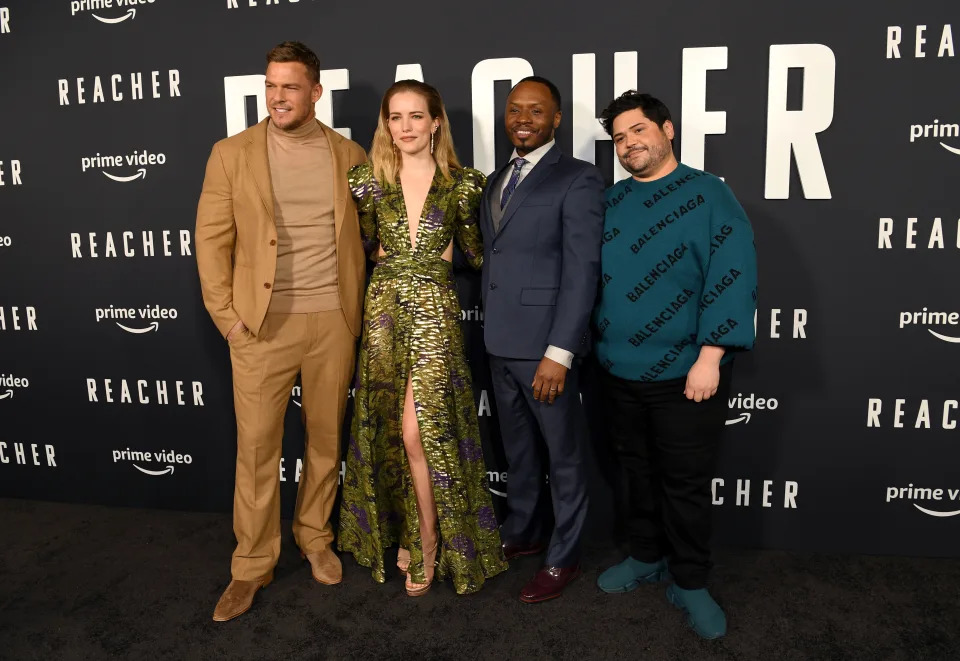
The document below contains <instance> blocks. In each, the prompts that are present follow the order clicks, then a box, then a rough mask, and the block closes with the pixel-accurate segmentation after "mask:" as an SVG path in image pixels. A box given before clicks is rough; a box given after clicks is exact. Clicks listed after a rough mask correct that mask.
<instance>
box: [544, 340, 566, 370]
mask: <svg viewBox="0 0 960 661" xmlns="http://www.w3.org/2000/svg"><path fill="white" fill-rule="evenodd" d="M543 355H544V357H546V358H549V359H550V360H552V361H554V362H557V363H560V364H561V365H563V366H564V367H566V368H567V369H570V367H571V366H572V365H573V354H572V353H571V352H569V351H567V350H566V349H561V348H560V347H555V346H553V345H552V344H551V345H550V346H548V347H547V350H546V352H544V354H543Z"/></svg>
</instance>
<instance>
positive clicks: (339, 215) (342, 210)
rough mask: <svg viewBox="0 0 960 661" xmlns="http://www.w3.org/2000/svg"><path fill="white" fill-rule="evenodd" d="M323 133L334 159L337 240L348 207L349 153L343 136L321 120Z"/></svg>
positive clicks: (334, 215) (334, 217)
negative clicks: (345, 147) (346, 150)
mask: <svg viewBox="0 0 960 661" xmlns="http://www.w3.org/2000/svg"><path fill="white" fill-rule="evenodd" d="M320 126H321V127H322V128H323V134H324V135H325V136H326V137H327V144H328V145H329V146H330V158H331V160H332V161H333V163H332V166H333V191H332V192H333V222H334V223H335V226H336V236H337V240H338V241H339V240H340V230H341V229H342V228H343V217H344V215H345V214H346V209H347V198H346V190H347V169H348V165H349V160H348V159H349V154H347V153H346V152H345V150H344V145H343V142H344V140H343V137H342V136H341V135H340V134H339V133H337V132H336V131H334V130H333V129H332V128H330V127H329V126H327V125H326V124H324V123H323V122H320Z"/></svg>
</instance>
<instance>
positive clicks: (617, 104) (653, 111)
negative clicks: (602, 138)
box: [600, 90, 673, 136]
mask: <svg viewBox="0 0 960 661" xmlns="http://www.w3.org/2000/svg"><path fill="white" fill-rule="evenodd" d="M636 108H640V110H642V111H643V114H644V116H645V117H646V118H647V119H649V120H650V121H651V122H654V123H656V125H657V126H659V127H660V130H663V123H664V122H666V121H668V120H669V121H673V120H672V119H670V109H669V108H667V106H665V105H664V104H663V101H661V100H660V99H658V98H656V97H653V96H650V95H649V94H641V93H640V92H638V91H637V90H628V91H626V92H624V93H623V94H621V95H620V96H618V97H617V98H615V99H614V100H613V101H611V102H610V104H609V105H608V106H607V107H606V108H604V109H603V112H601V113H600V124H601V125H602V126H603V130H604V131H606V132H607V135H609V136H613V120H614V119H615V118H616V117H617V116H619V115H621V114H623V113H625V112H627V111H628V110H634V109H636Z"/></svg>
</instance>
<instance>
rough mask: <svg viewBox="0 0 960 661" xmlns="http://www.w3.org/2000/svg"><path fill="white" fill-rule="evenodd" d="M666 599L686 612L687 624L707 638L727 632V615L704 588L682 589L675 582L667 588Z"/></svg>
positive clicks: (713, 637)
mask: <svg viewBox="0 0 960 661" xmlns="http://www.w3.org/2000/svg"><path fill="white" fill-rule="evenodd" d="M667 601H669V602H670V603H671V604H673V605H674V606H676V607H677V608H679V609H680V610H682V611H684V612H685V613H687V624H689V625H690V627H691V628H692V629H693V630H694V631H696V632H697V635H698V636H700V637H701V638H706V639H707V640H713V639H715V638H720V637H722V636H723V635H724V634H726V633H727V616H726V615H725V614H724V612H723V609H722V608H720V606H719V605H718V604H717V602H715V601H714V600H713V597H711V596H710V593H709V592H707V589H706V588H700V589H699V590H684V589H683V588H679V587H677V586H676V584H673V585H671V586H670V587H668V588H667Z"/></svg>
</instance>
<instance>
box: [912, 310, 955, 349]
mask: <svg viewBox="0 0 960 661" xmlns="http://www.w3.org/2000/svg"><path fill="white" fill-rule="evenodd" d="M958 323H960V312H928V311H927V308H923V310H922V311H921V312H901V313H900V328H901V330H902V329H903V328H905V327H907V326H921V325H922V326H944V325H950V326H956V325H957V324H958ZM927 332H928V333H930V334H931V335H933V336H934V337H935V338H937V339H938V340H943V341H944V342H950V343H952V344H958V343H960V337H955V336H953V335H944V334H943V333H938V332H937V331H935V330H933V329H932V328H927Z"/></svg>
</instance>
